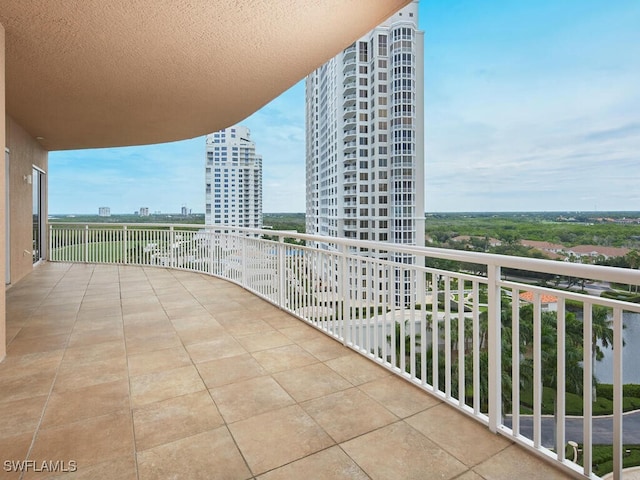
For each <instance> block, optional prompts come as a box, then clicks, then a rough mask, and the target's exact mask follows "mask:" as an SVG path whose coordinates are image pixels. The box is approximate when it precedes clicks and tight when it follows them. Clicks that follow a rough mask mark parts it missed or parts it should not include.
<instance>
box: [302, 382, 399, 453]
mask: <svg viewBox="0 0 640 480" xmlns="http://www.w3.org/2000/svg"><path fill="white" fill-rule="evenodd" d="M300 406H301V407H302V408H304V410H305V411H306V412H307V413H308V414H309V415H311V416H312V417H313V419H314V420H315V421H316V422H318V424H320V426H321V427H322V428H324V430H325V431H326V432H327V433H328V434H329V435H331V437H332V438H333V439H334V440H335V441H336V442H337V443H341V442H344V441H346V440H349V439H350V438H353V437H356V436H358V435H362V434H363V433H367V432H370V431H372V430H375V429H376V428H380V427H382V426H384V425H388V424H390V423H393V422H395V421H396V420H398V418H397V417H396V416H395V415H393V414H392V413H391V412H389V411H388V410H387V409H386V408H384V407H383V406H381V405H380V404H379V403H377V402H376V401H374V400H372V399H371V398H369V397H368V396H367V395H365V394H364V393H362V392H361V391H360V390H358V389H357V388H351V389H349V390H343V391H341V392H336V393H332V394H330V395H326V396H324V397H319V398H315V399H313V400H309V401H307V402H304V403H302V404H301V405H300Z"/></svg>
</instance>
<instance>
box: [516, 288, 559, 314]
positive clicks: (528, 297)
mask: <svg viewBox="0 0 640 480" xmlns="http://www.w3.org/2000/svg"><path fill="white" fill-rule="evenodd" d="M520 300H522V301H523V302H526V303H531V304H535V303H536V301H538V300H539V301H540V308H541V310H542V311H543V312H557V311H558V297H556V296H555V295H548V294H546V293H543V294H539V295H538V297H536V296H535V295H534V294H533V292H522V293H521V294H520Z"/></svg>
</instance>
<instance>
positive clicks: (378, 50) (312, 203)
mask: <svg viewBox="0 0 640 480" xmlns="http://www.w3.org/2000/svg"><path fill="white" fill-rule="evenodd" d="M417 25H418V2H417V1H414V2H413V3H411V4H410V5H408V6H406V7H405V8H403V9H402V10H400V11H398V12H397V13H396V14H395V15H393V16H392V17H390V18H389V19H387V20H386V21H385V22H384V23H382V24H381V25H379V26H378V27H376V28H375V29H374V30H372V31H371V32H369V33H368V34H366V35H365V36H364V37H362V38H360V39H359V40H358V41H356V42H355V43H354V44H352V45H350V46H349V47H347V48H346V49H345V50H344V51H343V52H342V53H340V54H338V55H337V56H336V57H334V58H332V59H331V60H329V61H328V62H327V63H325V64H324V65H323V66H321V67H320V68H318V69H317V70H316V71H314V72H313V73H312V74H310V75H309V76H308V77H307V81H306V138H307V142H306V149H307V151H306V187H307V195H306V230H307V233H311V234H320V235H327V236H332V237H346V238H353V239H359V240H375V241H382V242H387V241H388V242H393V243H403V244H411V245H424V133H423V132H424V97H423V95H424V93H423V90H424V86H423V84H424V80H423V77H424V67H423V65H424V52H423V49H424V37H423V34H424V32H421V31H419V30H418V27H417ZM389 260H394V261H400V262H404V263H413V262H414V261H415V259H414V258H413V257H395V258H389Z"/></svg>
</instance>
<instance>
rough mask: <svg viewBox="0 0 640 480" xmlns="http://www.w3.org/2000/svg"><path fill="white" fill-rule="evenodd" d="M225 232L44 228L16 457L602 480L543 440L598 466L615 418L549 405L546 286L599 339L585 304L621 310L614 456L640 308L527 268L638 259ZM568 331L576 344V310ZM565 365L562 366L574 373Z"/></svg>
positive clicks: (176, 466)
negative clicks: (528, 306) (529, 277)
mask: <svg viewBox="0 0 640 480" xmlns="http://www.w3.org/2000/svg"><path fill="white" fill-rule="evenodd" d="M227 228H228V227H224V226H220V227H204V226H203V225H193V226H167V225H120V226H118V225H113V224H110V225H109V226H107V227H101V226H100V225H78V224H75V225H70V224H58V225H52V226H51V230H50V242H49V243H50V255H51V260H52V261H55V263H52V262H47V263H44V264H42V265H40V266H39V267H38V268H37V269H36V270H35V271H34V272H33V273H32V274H31V275H29V276H28V277H27V278H26V279H25V280H23V281H22V282H20V283H18V284H16V285H14V286H13V287H12V288H11V289H9V290H8V292H7V299H8V301H7V309H8V316H7V317H8V318H9V319H10V320H9V323H8V331H7V333H8V342H9V348H8V357H7V359H6V360H5V362H3V363H2V364H0V387H1V388H0V420H1V422H2V423H0V425H3V426H4V427H2V428H0V447H2V450H1V451H3V453H4V452H9V454H5V455H10V456H11V458H15V459H16V460H20V459H22V460H24V459H27V458H28V459H30V460H34V461H41V460H52V459H53V460H69V461H70V460H74V461H75V462H77V464H78V468H80V467H81V468H82V469H84V472H89V473H88V475H89V476H93V477H95V475H93V474H94V473H95V474H97V473H98V472H107V471H108V472H109V475H110V476H111V477H112V478H113V477H117V478H126V477H128V476H133V477H135V472H136V471H137V472H138V478H140V479H145V478H167V477H171V476H173V475H177V474H178V472H180V473H182V474H183V475H185V476H187V477H188V478H195V477H197V476H201V477H202V476H204V477H206V478H212V477H214V478H215V476H216V472H224V473H225V475H226V477H225V478H228V477H232V478H252V477H255V476H257V475H261V474H263V473H265V472H270V473H269V475H273V476H277V477H279V478H296V477H300V476H302V475H305V474H306V475H308V476H312V477H313V478H322V477H324V478H336V477H335V475H336V474H335V472H336V471H343V472H349V473H345V475H346V478H357V477H358V476H359V475H361V476H362V478H423V476H424V472H429V476H431V475H435V476H438V477H440V478H453V477H457V476H459V475H471V476H475V475H479V476H481V477H482V478H489V477H491V478H514V477H516V476H518V475H522V472H526V475H527V478H564V477H568V476H573V477H578V478H580V477H584V478H587V477H591V478H595V477H596V475H595V474H594V472H593V470H592V468H593V466H592V465H591V464H588V466H584V467H583V466H580V465H577V464H575V463H573V462H571V461H569V460H568V459H566V458H565V449H564V448H561V449H559V450H558V451H557V453H556V452H555V451H554V449H553V448H552V447H551V446H550V445H553V443H554V442H557V444H558V445H565V444H566V442H568V441H569V440H572V441H576V440H577V441H578V442H580V443H581V448H582V452H583V453H582V455H584V457H585V458H591V457H590V455H591V453H592V444H593V442H592V437H594V436H595V434H596V433H597V432H598V431H600V430H601V429H602V427H601V426H599V427H598V428H597V429H596V428H595V427H594V428H592V425H593V424H594V423H595V422H596V421H599V419H597V418H596V417H594V416H593V415H592V411H591V403H590V402H589V401H585V402H584V418H585V419H586V421H585V420H580V421H579V424H580V425H582V426H583V427H584V431H582V432H581V433H580V435H579V438H578V436H577V435H578V434H577V433H576V431H575V429H574V427H573V426H572V424H573V423H575V422H571V421H570V419H569V418H568V417H567V415H566V413H565V407H564V406H565V402H564V392H563V390H564V389H561V390H559V391H558V403H557V410H556V418H555V420H554V419H546V418H543V415H542V413H541V408H540V407H541V403H542V396H541V393H542V391H541V387H540V386H539V385H542V378H544V377H543V376H542V375H543V372H546V369H547V368H548V367H549V365H548V364H547V363H546V362H547V361H548V358H547V357H544V358H543V356H542V355H541V352H542V342H541V337H540V327H541V323H542V322H543V319H544V318H545V316H544V315H543V311H546V310H545V308H546V307H545V304H543V299H544V298H545V297H548V294H549V292H553V294H554V295H555V297H556V300H557V309H558V310H557V311H558V312H564V311H565V309H569V308H576V305H578V304H580V305H582V307H581V308H582V310H583V313H584V322H583V323H584V329H585V332H590V328H591V324H592V322H593V318H592V316H591V313H589V312H591V308H592V306H594V305H602V306H605V307H607V308H610V309H611V314H612V322H613V335H614V337H613V344H614V345H615V346H616V348H615V349H614V352H616V353H615V355H614V369H615V372H616V373H615V380H614V386H613V389H614V392H617V393H614V398H616V399H617V400H616V401H615V402H614V403H615V406H614V415H613V421H612V420H611V418H609V420H608V421H609V422H610V423H612V426H611V427H610V436H611V438H612V439H613V443H614V446H615V448H616V451H617V452H618V454H619V455H620V457H621V455H622V450H621V446H622V442H623V438H625V437H623V430H622V424H623V420H624V419H623V416H622V411H621V408H622V399H621V397H620V394H621V391H622V385H621V377H622V373H623V371H622V360H621V350H622V317H623V315H627V314H630V313H632V314H640V307H639V306H638V305H635V304H630V303H627V302H620V301H615V300H611V299H604V298H599V297H597V296H593V295H589V294H583V293H576V292H571V291H565V290H560V289H553V288H548V287H541V286H538V285H534V284H529V283H523V280H522V276H523V273H522V272H525V271H528V272H538V273H546V274H549V275H561V276H567V277H569V276H570V277H574V278H576V277H577V278H590V279H596V280H599V281H608V282H615V283H627V284H634V285H636V284H637V283H638V276H637V272H634V271H627V270H622V269H614V268H605V267H592V266H588V265H576V264H565V263H563V262H552V261H543V260H532V259H523V258H517V257H503V256H499V255H486V254H475V253H472V252H458V251H450V250H441V249H433V248H423V247H412V246H410V245H394V244H389V243H376V242H358V241H351V240H345V239H338V238H331V239H330V244H331V245H333V247H332V248H329V249H321V248H311V247H309V246H296V245H292V244H288V243H283V241H284V239H285V238H296V239H299V240H305V241H306V242H307V243H309V242H318V243H324V244H326V242H327V240H328V239H327V238H326V237H317V236H310V235H303V234H295V233H291V232H274V231H271V230H266V231H260V230H253V229H246V234H247V236H242V232H243V231H244V230H243V229H241V228H238V227H234V228H233V232H228V231H226V229H227ZM262 233H264V234H265V235H269V236H273V235H276V236H278V237H279V241H267V240H263V239H260V238H259V235H260V234H262ZM378 258H396V259H398V262H399V263H390V262H389V261H388V260H378ZM416 258H427V259H429V261H434V260H438V259H440V260H448V261H457V262H464V265H467V266H466V267H465V268H463V269H462V270H443V269H441V268H436V267H429V266H420V265H419V264H418V263H417V262H415V261H412V259H416ZM95 263H100V265H96V264H95ZM472 264H475V265H476V267H471V266H470V265H472ZM427 265H428V264H427ZM513 269H517V270H518V271H519V272H520V273H519V274H518V276H517V277H515V279H514V278H512V279H507V278H506V277H505V276H504V275H506V274H507V273H508V272H511V271H512V270H513ZM483 272H484V273H483ZM336 278H338V279H340V281H339V282H336V280H335V279H336ZM373 279H376V280H375V281H374V280H373ZM378 279H380V280H378ZM525 291H526V292H530V293H531V297H532V298H533V300H532V302H533V304H532V305H533V307H532V316H533V320H532V321H533V327H532V330H531V332H532V335H533V340H532V341H531V343H527V344H526V345H527V347H526V348H521V347H520V340H521V339H522V338H524V335H525V333H524V331H523V333H522V337H521V334H520V330H519V327H517V325H519V324H520V323H519V322H518V321H516V320H514V319H517V318H519V317H517V315H518V314H517V313H514V312H517V311H518V310H517V308H516V307H517V306H518V305H519V304H518V302H519V299H520V298H521V295H520V294H521V293H523V292H525ZM485 297H486V298H485ZM509 299H514V300H513V304H514V306H513V307H511V306H509V308H506V306H507V304H509V303H511V300H509ZM547 301H548V300H545V302H547ZM418 304H419V305H421V307H420V308H418ZM459 304H462V305H464V308H459V307H458V305H459ZM365 312H370V313H365ZM434 312H437V315H434ZM510 312H511V316H512V318H511V319H510V318H509V316H510ZM434 316H435V318H436V319H437V322H432V319H433V317H434ZM561 319H562V320H561ZM463 320H464V321H463ZM522 321H524V320H523V319H520V322H522ZM482 325H485V326H482ZM523 325H524V324H523ZM511 327H512V328H511ZM507 328H509V333H510V334H509V335H508V336H503V333H504V330H505V329H507ZM523 328H524V327H523ZM558 328H559V333H558V338H559V339H563V338H566V335H568V331H569V330H568V324H565V321H564V316H560V315H558ZM565 328H567V329H566V330H565ZM434 331H436V332H438V335H434V334H433V332H434ZM536 332H538V333H536ZM560 332H564V333H562V334H561V333H560ZM545 335H546V336H549V332H546V333H545ZM545 338H546V337H545ZM505 339H506V341H508V342H511V343H508V344H506V343H504V342H505ZM590 340H591V338H590V333H589V334H587V335H585V340H584V341H585V346H590ZM545 341H546V340H545ZM587 342H589V343H587ZM558 348H559V349H561V348H562V349H564V348H565V342H561V341H560V340H558ZM585 350H586V351H587V353H586V357H584V358H583V365H584V371H585V374H584V382H585V385H584V391H585V392H589V391H591V381H592V380H591V377H592V370H591V366H590V365H591V362H590V361H589V359H588V357H589V356H590V348H587V349H585ZM507 352H508V355H507ZM563 352H564V350H559V352H558V355H557V357H556V358H558V359H564V358H565V355H564V354H562V353H563ZM467 355H469V356H468V359H469V362H468V363H467V361H466V360H467ZM521 358H525V359H526V360H527V361H531V369H532V373H531V375H532V378H533V383H532V385H533V387H532V388H533V399H534V401H533V407H532V412H533V413H532V414H527V415H525V414H522V413H521V412H520V411H519V410H515V411H513V409H511V408H510V405H520V404H521V399H520V393H521V392H520V389H519V388H515V389H511V385H520V384H521V382H520V381H510V382H508V383H504V381H503V382H501V381H500V379H501V378H502V379H503V380H504V378H505V377H504V376H505V375H509V376H513V378H514V379H516V378H518V379H522V378H523V376H524V366H522V369H523V370H522V371H521V370H520V367H521V364H520V362H518V361H513V362H512V363H511V362H509V359H521ZM567 358H569V357H567ZM545 359H546V360H545ZM422 360H424V361H422ZM554 362H555V359H554ZM562 362H564V360H563V361H562ZM562 362H560V361H558V364H557V365H556V364H555V363H553V364H552V365H551V367H552V368H554V369H557V372H561V371H563V368H561V367H562V366H563V365H564V363H562ZM631 368H633V366H632V367H631ZM558 378H559V384H560V385H564V383H565V381H566V379H565V378H564V375H559V376H558ZM457 392H464V394H463V395H458V393H457ZM587 397H588V396H587ZM536 399H537V400H536ZM625 425H626V424H625ZM574 426H575V425H574ZM550 429H551V430H550ZM452 432H455V434H452ZM631 433H633V432H631ZM636 433H637V432H636ZM626 434H627V432H626V430H625V435H626ZM89 439H90V440H89ZM32 442H33V443H32ZM381 444H384V445H385V448H383V449H381V448H380V445H381ZM132 472H133V473H132ZM203 472H206V473H203ZM230 472H232V473H230ZM323 472H334V473H333V474H330V473H327V474H324V473H323ZM354 472H355V473H354ZM130 474H131V475H130ZM474 474H475V475H474ZM332 475H333V476H332ZM367 475H368V477H367ZM617 478H621V474H620V473H619V472H618V473H617Z"/></svg>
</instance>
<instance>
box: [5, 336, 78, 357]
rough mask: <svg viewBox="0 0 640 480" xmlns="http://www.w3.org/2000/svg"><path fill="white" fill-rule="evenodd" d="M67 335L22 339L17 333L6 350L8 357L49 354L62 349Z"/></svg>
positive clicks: (67, 337) (65, 343)
mask: <svg viewBox="0 0 640 480" xmlns="http://www.w3.org/2000/svg"><path fill="white" fill-rule="evenodd" d="M68 340H69V334H68V333H63V334H60V335H46V336H43V337H22V336H21V335H20V334H19V333H18V335H17V336H16V337H15V338H14V339H13V341H12V342H11V344H10V345H9V347H8V348H7V354H9V355H26V354H29V353H38V352H51V351H53V350H61V349H64V348H65V347H66V345H67V341H68Z"/></svg>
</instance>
